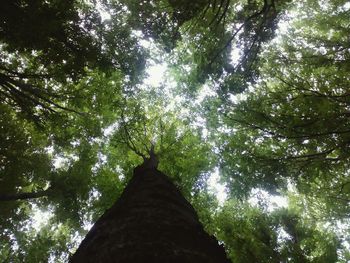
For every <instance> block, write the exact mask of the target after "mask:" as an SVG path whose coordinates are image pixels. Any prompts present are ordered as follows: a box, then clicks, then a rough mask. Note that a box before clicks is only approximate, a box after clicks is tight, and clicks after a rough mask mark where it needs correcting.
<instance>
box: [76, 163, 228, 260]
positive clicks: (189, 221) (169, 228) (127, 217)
mask: <svg viewBox="0 0 350 263" xmlns="http://www.w3.org/2000/svg"><path fill="white" fill-rule="evenodd" d="M70 262H71V263H83V262H84V263H89V262H91V263H92V262H93V263H99V262H103V263H110V262H118V263H138V262H145V263H146V262H151V263H156V262H162V263H165V262H174V263H175V262H176V263H185V262H193V263H195V262H201V263H205V262H208V263H209V262H220V263H221V262H225V263H226V262H230V261H229V260H228V259H227V257H226V254H225V251H224V248H223V247H222V246H221V245H219V244H218V242H217V240H216V239H215V238H214V237H213V236H209V235H208V234H207V233H206V232H205V231H204V230H203V226H202V225H201V224H200V223H199V221H198V216H197V214H196V212H195V210H194V209H193V207H192V206H191V205H190V203H189V202H188V201H187V200H186V199H185V198H184V197H183V196H182V194H181V193H180V191H179V190H178V189H177V188H176V187H175V186H174V185H173V183H172V182H171V181H170V180H169V179H168V178H167V177H166V176H165V175H164V174H163V173H161V172H160V171H158V170H157V169H156V168H155V167H152V165H147V164H145V163H144V164H143V165H141V166H139V167H137V168H136V169H135V170H134V176H133V178H132V179H131V180H130V182H129V184H128V185H127V187H126V188H125V190H124V192H123V194H122V195H121V197H120V198H119V200H118V201H117V202H116V203H115V204H114V205H113V206H112V207H111V208H110V209H109V210H108V211H106V213H105V214H104V215H103V216H102V217H101V218H100V219H99V220H98V221H97V222H96V223H95V225H94V226H93V227H92V228H91V230H90V232H89V233H88V234H87V236H86V237H85V239H84V240H83V242H82V243H81V244H80V247H79V248H78V250H77V251H76V253H75V254H74V255H73V257H72V258H71V260H70Z"/></svg>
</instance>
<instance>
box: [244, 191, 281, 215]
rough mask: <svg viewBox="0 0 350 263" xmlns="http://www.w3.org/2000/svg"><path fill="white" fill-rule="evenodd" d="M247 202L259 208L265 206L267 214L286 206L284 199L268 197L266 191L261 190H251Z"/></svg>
mask: <svg viewBox="0 0 350 263" xmlns="http://www.w3.org/2000/svg"><path fill="white" fill-rule="evenodd" d="M248 202H249V203H250V204H252V205H255V206H260V204H263V205H266V207H267V211H268V212H272V211H274V210H276V209H278V208H282V207H287V206H288V199H287V198H286V197H284V196H279V195H270V194H269V193H268V192H267V191H265V190H262V189H253V190H252V191H251V197H250V198H249V200H248Z"/></svg>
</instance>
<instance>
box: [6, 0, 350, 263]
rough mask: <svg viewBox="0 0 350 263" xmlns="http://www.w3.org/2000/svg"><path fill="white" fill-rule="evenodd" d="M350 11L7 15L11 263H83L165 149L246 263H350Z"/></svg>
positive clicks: (132, 6)
mask: <svg viewBox="0 0 350 263" xmlns="http://www.w3.org/2000/svg"><path fill="white" fill-rule="evenodd" d="M95 6H96V7H95ZM349 10H350V9H349V3H348V1H344V0H336V1H330V0H327V1H316V0H303V1H288V0H254V1H243V0H242V1H241V0H237V1H230V0H222V1H214V0H207V1H183V0H161V1H154V0H144V1H133V0H101V1H41V0H31V1H10V0H8V1H7V0H6V1H5V2H4V3H3V4H2V8H1V10H0V51H1V52H0V53H1V54H0V101H1V103H0V116H1V117H0V127H1V131H0V211H1V216H0V243H1V247H0V261H4V262H47V261H50V262H51V261H52V262H66V261H67V259H68V257H69V256H70V254H72V253H73V252H74V249H75V248H76V247H77V245H78V244H79V243H80V239H81V237H82V236H83V235H84V234H85V233H86V231H87V230H88V229H89V228H90V227H91V224H93V222H95V221H96V220H97V218H98V217H99V216H101V215H102V214H103V213H104V211H105V210H106V209H108V208H109V207H110V206H111V205H112V204H113V203H114V202H115V200H116V199H117V198H118V197H119V196H120V194H121V193H122V191H123V189H124V187H125V186H126V185H127V183H128V181H129V179H130V178H131V176H132V171H133V168H134V167H135V166H137V165H138V164H139V163H141V162H142V159H143V158H147V157H148V155H149V153H150V149H151V148H152V147H154V150H155V152H156V154H157V156H158V158H159V161H160V163H159V169H160V170H162V171H163V172H164V173H165V174H167V175H168V176H169V178H170V179H171V180H172V181H173V182H174V183H175V184H176V185H177V186H178V187H179V189H180V190H181V191H182V193H183V195H184V196H185V197H186V198H187V199H188V200H189V201H190V202H191V203H192V205H193V206H194V207H195V209H196V210H197V212H198V215H199V217H200V220H201V221H202V223H203V224H204V226H205V228H206V230H207V231H208V232H210V233H212V234H214V235H216V237H217V238H218V239H219V240H220V242H222V243H224V244H225V247H226V250H227V253H228V255H229V257H230V258H231V259H232V261H233V262H320V263H322V262H348V261H349V260H350V252H349V249H348V248H349V243H350V240H349V237H348V233H349V226H350V222H349V215H350V211H349V202H350V181H349V172H348V171H349V157H350V155H349V135H350V131H349V128H348V127H349V125H350V123H349V91H348V86H349V85H350V83H349V76H348V75H349V74H348V72H349V65H350V64H349V54H350V49H349V44H348V42H349V41H348V40H349V39H348V36H349V33H350V32H349V28H350V27H349V26H350V25H349V19H348V17H349V12H350V11H349ZM157 63H160V64H162V65H163V66H164V65H165V67H166V72H165V73H164V76H163V80H162V82H161V83H160V84H159V85H158V86H152V85H151V84H149V83H148V82H147V80H146V78H147V73H149V72H147V71H148V70H149V68H150V67H151V66H152V65H154V64H157ZM145 70H146V72H145ZM214 171H219V176H220V183H221V184H222V186H225V189H226V193H227V198H226V200H225V202H223V203H220V202H219V201H218V200H217V199H216V197H215V191H214V192H213V185H211V183H210V181H211V180H210V179H211V178H212V176H213V174H214ZM256 191H266V193H267V194H266V195H265V196H264V197H261V198H260V199H259V201H258V203H257V204H255V203H254V201H252V200H254V193H255V192H256ZM276 196H279V197H283V198H286V200H288V205H286V206H282V205H277V206H275V207H273V206H272V205H271V203H269V199H270V198H274V197H276ZM5 200H7V201H5ZM38 215H39V216H40V215H41V216H43V217H44V215H47V218H46V219H45V222H42V223H41V224H38V223H37V222H36V221H37V219H36V218H37V217H38Z"/></svg>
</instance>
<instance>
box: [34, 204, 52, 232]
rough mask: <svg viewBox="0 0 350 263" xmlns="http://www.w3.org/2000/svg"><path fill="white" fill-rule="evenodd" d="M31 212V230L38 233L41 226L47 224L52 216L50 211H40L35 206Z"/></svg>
mask: <svg viewBox="0 0 350 263" xmlns="http://www.w3.org/2000/svg"><path fill="white" fill-rule="evenodd" d="M32 209H33V210H32V211H33V217H32V218H33V221H32V222H33V223H32V224H33V228H34V229H35V230H36V231H39V230H40V229H41V227H42V226H44V225H45V224H47V223H48V222H49V220H50V218H51V217H52V216H53V214H52V212H51V211H50V210H46V211H45V210H41V209H39V207H38V206H37V205H33V206H32Z"/></svg>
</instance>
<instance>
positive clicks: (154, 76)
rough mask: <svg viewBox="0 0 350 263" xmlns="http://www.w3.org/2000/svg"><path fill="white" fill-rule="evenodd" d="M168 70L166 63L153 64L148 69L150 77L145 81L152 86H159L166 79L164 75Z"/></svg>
mask: <svg viewBox="0 0 350 263" xmlns="http://www.w3.org/2000/svg"><path fill="white" fill-rule="evenodd" d="M166 70H167V65H166V64H156V65H151V66H149V67H148V69H147V70H146V72H147V74H148V77H147V78H146V79H145V81H144V83H145V84H146V85H150V86H153V87H154V86H159V85H160V84H161V83H162V82H163V81H164V75H165V72H166Z"/></svg>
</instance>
